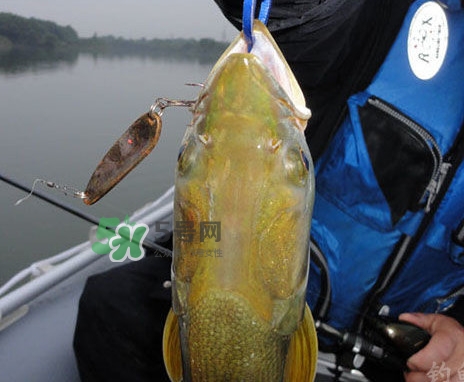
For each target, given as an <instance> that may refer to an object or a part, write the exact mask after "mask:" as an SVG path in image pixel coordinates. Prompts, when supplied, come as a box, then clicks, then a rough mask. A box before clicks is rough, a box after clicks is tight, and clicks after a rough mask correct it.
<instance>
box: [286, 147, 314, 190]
mask: <svg viewBox="0 0 464 382" xmlns="http://www.w3.org/2000/svg"><path fill="white" fill-rule="evenodd" d="M284 166H285V170H286V173H287V177H288V179H289V180H290V181H291V182H292V183H293V184H295V185H299V186H304V185H305V184H306V181H307V179H308V173H309V166H310V162H309V159H308V158H307V156H306V154H305V153H304V152H303V150H302V149H301V148H299V149H290V150H288V152H287V153H286V155H285V158H284Z"/></svg>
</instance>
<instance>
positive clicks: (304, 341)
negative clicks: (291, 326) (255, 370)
mask: <svg viewBox="0 0 464 382" xmlns="http://www.w3.org/2000/svg"><path fill="white" fill-rule="evenodd" d="M316 365H317V336H316V327H315V326H314V320H313V316H312V314H311V311H310V310H309V307H308V304H306V306H305V310H304V317H303V321H302V322H301V324H300V326H299V327H298V329H297V331H296V332H295V333H294V334H293V336H292V339H291V340H290V345H289V349H288V355H287V362H286V364H285V377H284V381H309V382H312V381H314V378H315V376H316Z"/></svg>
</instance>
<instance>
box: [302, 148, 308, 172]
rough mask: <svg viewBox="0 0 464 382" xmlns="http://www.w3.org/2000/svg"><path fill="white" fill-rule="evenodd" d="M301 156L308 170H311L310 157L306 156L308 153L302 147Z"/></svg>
mask: <svg viewBox="0 0 464 382" xmlns="http://www.w3.org/2000/svg"><path fill="white" fill-rule="evenodd" d="M300 156H301V160H302V161H303V163H304V166H305V168H306V171H309V159H308V157H307V156H306V154H305V153H304V151H303V149H301V148H300Z"/></svg>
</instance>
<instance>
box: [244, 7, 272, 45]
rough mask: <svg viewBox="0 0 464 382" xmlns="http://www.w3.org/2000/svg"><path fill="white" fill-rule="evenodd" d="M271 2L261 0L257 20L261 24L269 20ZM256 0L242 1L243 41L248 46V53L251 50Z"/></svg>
mask: <svg viewBox="0 0 464 382" xmlns="http://www.w3.org/2000/svg"><path fill="white" fill-rule="evenodd" d="M271 3H272V0H262V2H261V8H260V9H259V16H258V19H259V21H261V22H262V23H263V24H266V23H267V20H268V19H269V11H270V10H271ZM255 9H256V0H244V1H243V18H242V26H243V34H244V36H245V41H246V42H247V44H248V51H251V48H253V20H254V19H255Z"/></svg>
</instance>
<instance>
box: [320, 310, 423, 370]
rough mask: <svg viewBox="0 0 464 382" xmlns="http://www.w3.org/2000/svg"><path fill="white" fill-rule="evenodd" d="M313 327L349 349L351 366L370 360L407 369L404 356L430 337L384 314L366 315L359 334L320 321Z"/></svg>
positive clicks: (347, 350) (416, 327) (412, 352)
mask: <svg viewBox="0 0 464 382" xmlns="http://www.w3.org/2000/svg"><path fill="white" fill-rule="evenodd" d="M316 329H317V331H318V332H320V333H321V334H323V335H327V336H329V337H331V338H334V339H336V340H337V342H338V344H339V346H340V348H341V349H343V350H344V351H346V352H349V353H351V355H352V366H353V367H354V368H355V369H361V368H362V367H363V365H364V363H365V361H371V362H374V363H375V364H378V365H379V366H381V367H383V368H386V369H389V370H397V371H407V370H408V368H407V360H408V359H409V358H410V357H411V356H412V355H413V354H415V353H417V352H418V351H419V350H421V349H422V348H424V347H425V346H426V345H427V344H428V342H429V340H430V338H431V337H430V334H429V333H427V332H426V331H425V330H423V329H422V328H419V327H418V326H416V325H413V324H410V323H408V322H404V321H399V320H398V319H397V318H391V317H387V316H377V317H368V318H366V319H365V325H364V330H363V333H362V334H356V333H350V332H341V331H339V330H337V329H335V328H333V327H332V326H330V325H328V324H326V323H323V322H321V321H317V322H316Z"/></svg>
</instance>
